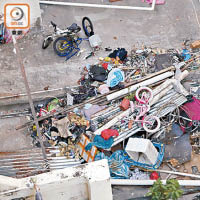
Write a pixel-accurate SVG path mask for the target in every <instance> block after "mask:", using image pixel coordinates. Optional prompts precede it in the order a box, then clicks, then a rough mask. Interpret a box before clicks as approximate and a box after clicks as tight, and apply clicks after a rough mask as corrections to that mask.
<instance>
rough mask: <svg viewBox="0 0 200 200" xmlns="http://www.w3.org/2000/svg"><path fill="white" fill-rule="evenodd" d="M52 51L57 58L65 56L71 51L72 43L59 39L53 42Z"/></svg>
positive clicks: (64, 38)
mask: <svg viewBox="0 0 200 200" xmlns="http://www.w3.org/2000/svg"><path fill="white" fill-rule="evenodd" d="M53 49H54V51H55V53H56V54H57V55H58V56H61V57H63V56H67V55H68V54H70V53H71V52H72V51H73V43H72V42H71V41H69V40H68V39H67V38H66V37H59V38H57V39H56V40H55V41H54V43H53Z"/></svg>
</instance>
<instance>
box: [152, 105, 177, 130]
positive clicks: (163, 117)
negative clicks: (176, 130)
mask: <svg viewBox="0 0 200 200" xmlns="http://www.w3.org/2000/svg"><path fill="white" fill-rule="evenodd" d="M156 116H159V117H160V121H161V124H162V125H164V126H165V127H167V126H171V125H172V124H173V123H174V122H176V121H177V120H178V118H179V116H180V111H179V108H178V106H177V105H176V104H175V103H170V102H169V103H166V104H165V105H163V106H161V108H160V109H159V110H158V111H157V114H156Z"/></svg>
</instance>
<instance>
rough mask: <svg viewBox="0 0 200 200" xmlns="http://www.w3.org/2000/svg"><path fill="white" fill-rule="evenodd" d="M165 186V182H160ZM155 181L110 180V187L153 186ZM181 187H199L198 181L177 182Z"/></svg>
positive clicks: (199, 182)
mask: <svg viewBox="0 0 200 200" xmlns="http://www.w3.org/2000/svg"><path fill="white" fill-rule="evenodd" d="M161 181H162V182H163V184H166V180H161ZM154 182H155V180H130V179H111V184H112V185H153V184H154ZM178 182H179V184H180V185H181V186H200V181H199V180H178Z"/></svg>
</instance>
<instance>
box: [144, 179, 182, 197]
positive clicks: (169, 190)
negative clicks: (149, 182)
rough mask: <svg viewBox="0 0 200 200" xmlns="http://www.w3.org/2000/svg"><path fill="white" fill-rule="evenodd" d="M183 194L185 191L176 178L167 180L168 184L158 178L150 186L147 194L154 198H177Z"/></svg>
mask: <svg viewBox="0 0 200 200" xmlns="http://www.w3.org/2000/svg"><path fill="white" fill-rule="evenodd" d="M182 194H183V191H182V190H181V189H180V185H179V183H178V181H177V180H176V179H169V180H167V182H166V185H163V183H162V181H161V180H160V179H158V180H157V181H156V182H154V184H153V186H152V187H151V188H150V191H149V192H148V193H147V196H151V199H152V200H169V199H172V200H177V199H178V198H179V197H181V196H182Z"/></svg>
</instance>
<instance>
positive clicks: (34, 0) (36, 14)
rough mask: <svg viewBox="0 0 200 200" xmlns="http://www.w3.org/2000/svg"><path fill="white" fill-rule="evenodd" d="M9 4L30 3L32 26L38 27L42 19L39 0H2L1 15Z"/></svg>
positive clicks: (0, 1) (0, 2)
mask: <svg viewBox="0 0 200 200" xmlns="http://www.w3.org/2000/svg"><path fill="white" fill-rule="evenodd" d="M8 3H15V4H16V3H26V4H27V3H28V4H29V6H30V23H31V26H35V25H37V23H39V21H40V19H41V12H40V5H39V0H28V1H27V0H0V14H2V13H4V5H5V4H8Z"/></svg>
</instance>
